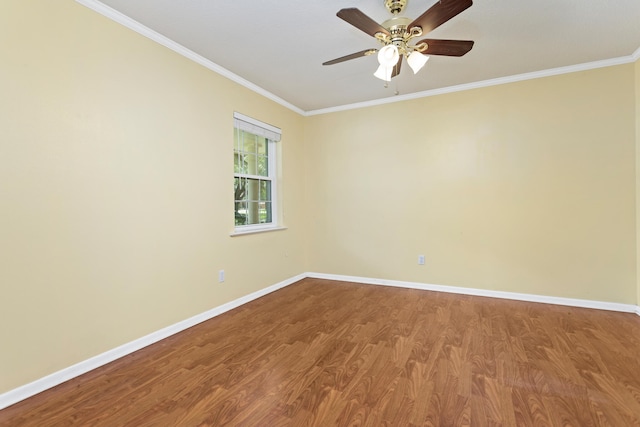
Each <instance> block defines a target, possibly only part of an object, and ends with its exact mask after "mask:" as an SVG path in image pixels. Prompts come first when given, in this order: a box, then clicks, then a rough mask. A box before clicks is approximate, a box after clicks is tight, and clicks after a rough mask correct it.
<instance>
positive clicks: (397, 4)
mask: <svg viewBox="0 0 640 427" xmlns="http://www.w3.org/2000/svg"><path fill="white" fill-rule="evenodd" d="M406 5H407V0H384V6H385V7H386V8H387V10H388V11H389V12H390V13H392V14H393V15H397V14H399V13H402V11H403V10H404V7H405V6H406Z"/></svg>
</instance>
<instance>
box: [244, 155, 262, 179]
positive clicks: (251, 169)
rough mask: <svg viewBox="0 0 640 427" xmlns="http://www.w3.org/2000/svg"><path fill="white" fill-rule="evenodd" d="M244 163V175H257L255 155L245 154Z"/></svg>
mask: <svg viewBox="0 0 640 427" xmlns="http://www.w3.org/2000/svg"><path fill="white" fill-rule="evenodd" d="M244 163H245V165H246V170H245V172H244V173H246V174H249V175H259V174H258V168H257V159H256V155H255V154H246V155H245V156H244Z"/></svg>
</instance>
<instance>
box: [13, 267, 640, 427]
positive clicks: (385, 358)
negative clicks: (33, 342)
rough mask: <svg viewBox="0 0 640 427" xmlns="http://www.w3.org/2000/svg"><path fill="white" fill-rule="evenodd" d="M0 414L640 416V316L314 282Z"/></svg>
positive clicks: (218, 418)
mask: <svg viewBox="0 0 640 427" xmlns="http://www.w3.org/2000/svg"><path fill="white" fill-rule="evenodd" d="M0 425H1V426H38V427H42V426H66V425H81V426H269V427H278V426H411V427H413V426H459V425H460V426H462V425H473V426H500V425H502V426H580V427H584V426H625V427H626V426H640V317H638V316H637V315H635V314H625V313H614V312H606V311H598V310H589V309H579V308H569V307H561V306H552V305H544V304H534V303H525V302H517V301H506V300H499V299H491V298H482V297H472V296H461V295H452V294H444V293H437V292H427V291H418V290H411V289H399V288H390V287H381V286H371V285H360V284H355V283H346V282H335V281H327V280H317V279H305V280H303V281H301V282H298V283H296V284H294V285H291V286H289V287H287V288H284V289H281V290H279V291H277V292H275V293H273V294H270V295H267V296H265V297H263V298H260V299H259V300H256V301H253V302H251V303H249V304H247V305H245V306H242V307H240V308H238V309H236V310H233V311H231V312H228V313H225V314H223V315H221V316H219V317H216V318H214V319H212V320H209V321H207V322H204V323H202V324H200V325H197V326H195V327H193V328H191V329H189V330H187V331H185V332H183V333H180V334H178V335H175V336H173V337H170V338H168V339H166V340H164V341H161V342H159V343H157V344H155V345H153V346H150V347H147V348H145V349H143V350H141V351H139V352H137V353H135V354H132V355H130V356H127V357H125V358H123V359H120V360H118V361H116V362H114V363H111V364H109V365H107V366H104V367H102V368H100V369H97V370H95V371H92V372H90V373H88V374H86V375H83V376H82V377H79V378H77V379H74V380H72V381H69V382H67V383H65V384H63V385H60V386H58V387H56V388H54V389H52V390H48V391H46V392H44V393H41V394H39V395H37V396H34V397H33V398H31V399H28V400H26V401H24V402H21V403H18V404H16V405H14V406H12V407H9V408H7V409H5V410H3V411H0Z"/></svg>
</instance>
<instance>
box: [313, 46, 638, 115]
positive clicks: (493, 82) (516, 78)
mask: <svg viewBox="0 0 640 427" xmlns="http://www.w3.org/2000/svg"><path fill="white" fill-rule="evenodd" d="M639 58H640V48H638V50H636V51H635V52H634V53H633V54H632V55H629V56H624V57H620V58H612V59H605V60H602V61H594V62H587V63H584V64H577V65H569V66H567V67H559V68H552V69H548V70H542V71H534V72H531V73H524V74H517V75H513V76H507V77H499V78H497V79H489V80H482V81H478V82H474V83H466V84H462V85H456V86H449V87H444V88H439V89H432V90H427V91H423V92H416V93H409V94H406V95H398V96H393V97H389V98H383V99H376V100H372V101H365V102H357V103H355V104H347V105H340V106H337V107H329V108H322V109H319V110H311V111H307V112H306V113H305V115H306V116H316V115H321V114H329V113H335V112H338V111H347V110H355V109H358V108H367V107H374V106H378V105H384V104H392V103H395V102H402V101H409V100H412V99H419V98H426V97H429V96H436V95H444V94H447V93H453V92H462V91H465V90H471V89H480V88H484V87H489V86H497V85H503V84H507V83H515V82H521V81H525V80H533V79H539V78H543V77H550V76H557V75H560V74H569V73H576V72H579V71H588V70H594V69H596V68H604V67H612V66H615V65H621V64H629V63H632V62H635V61H637V60H638V59H639Z"/></svg>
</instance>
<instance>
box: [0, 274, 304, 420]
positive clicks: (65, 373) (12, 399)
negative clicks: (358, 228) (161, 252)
mask: <svg viewBox="0 0 640 427" xmlns="http://www.w3.org/2000/svg"><path fill="white" fill-rule="evenodd" d="M305 277H306V276H305V275H304V274H300V275H298V276H294V277H292V278H290V279H287V280H284V281H282V282H280V283H277V284H275V285H272V286H269V287H267V288H264V289H261V290H259V291H257V292H254V293H252V294H249V295H246V296H243V297H241V298H238V299H236V300H233V301H230V302H228V303H226V304H222V305H220V306H218V307H215V308H213V309H211V310H208V311H206V312H204V313H201V314H198V315H195V316H193V317H190V318H189V319H186V320H183V321H181V322H178V323H176V324H173V325H171V326H167V327H166V328H163V329H160V330H159V331H156V332H153V333H151V334H149V335H146V336H144V337H142V338H138V339H136V340H134V341H131V342H129V343H126V344H123V345H121V346H119V347H116V348H114V349H112V350H109V351H106V352H104V353H102V354H99V355H97V356H94V357H92V358H90V359H87V360H84V361H82V362H80V363H77V364H75V365H73V366H70V367H68V368H65V369H62V370H60V371H58V372H54V373H53V374H50V375H47V376H46V377H43V378H40V379H38V380H36V381H33V382H31V383H29V384H26V385H23V386H21V387H18V388H16V389H13V390H10V391H8V392H6V393H3V394H0V410H2V409H4V408H6V407H8V406H11V405H13V404H15V403H18V402H20V401H22V400H24V399H27V398H29V397H31V396H35V395H36V394H38V393H41V392H43V391H45V390H47V389H50V388H52V387H55V386H57V385H60V384H62V383H63V382H65V381H69V380H70V379H72V378H75V377H78V376H80V375H82V374H85V373H87V372H89V371H91V370H93V369H96V368H99V367H101V366H103V365H106V364H107V363H110V362H113V361H114V360H117V359H119V358H121V357H124V356H126V355H128V354H131V353H133V352H135V351H138V350H140V349H142V348H144V347H147V346H149V345H151V344H153V343H156V342H158V341H160V340H163V339H165V338H168V337H170V336H171V335H174V334H177V333H178V332H182V331H184V330H185V329H188V328H190V327H192V326H195V325H197V324H198V323H202V322H204V321H206V320H209V319H211V318H214V317H216V316H219V315H221V314H222V313H225V312H227V311H229V310H233V309H234V308H237V307H239V306H241V305H243V304H246V303H248V302H250V301H253V300H255V299H258V298H260V297H262V296H264V295H267V294H269V293H271V292H274V291H277V290H278V289H282V288H284V287H286V286H289V285H291V284H292V283H295V282H297V281H299V280H301V279H304V278H305Z"/></svg>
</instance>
